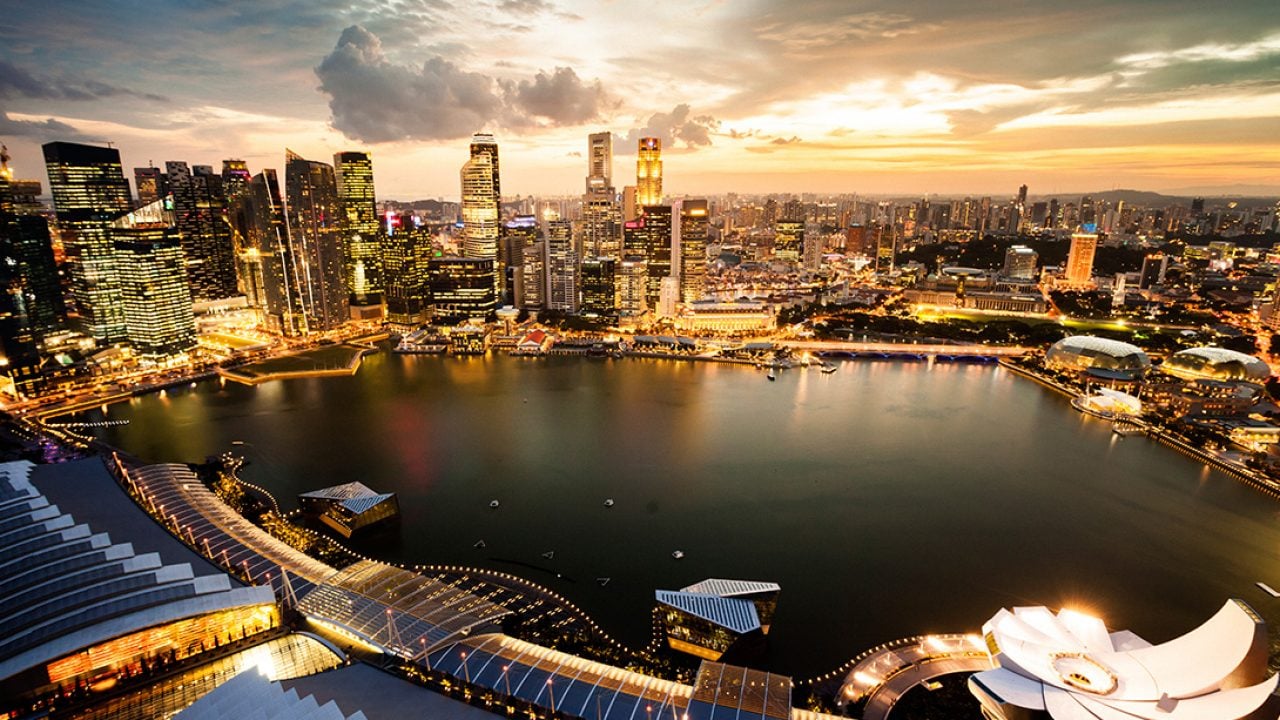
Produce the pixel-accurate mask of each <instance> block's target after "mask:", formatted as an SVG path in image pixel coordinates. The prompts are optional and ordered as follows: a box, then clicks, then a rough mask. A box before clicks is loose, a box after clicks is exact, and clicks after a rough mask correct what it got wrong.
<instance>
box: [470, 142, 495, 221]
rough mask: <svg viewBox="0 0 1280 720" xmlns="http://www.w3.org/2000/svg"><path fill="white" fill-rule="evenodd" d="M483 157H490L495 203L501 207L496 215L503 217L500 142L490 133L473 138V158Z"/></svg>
mask: <svg viewBox="0 0 1280 720" xmlns="http://www.w3.org/2000/svg"><path fill="white" fill-rule="evenodd" d="M481 155H485V156H488V158H489V165H490V167H492V168H493V202H494V204H497V205H499V209H498V211H497V212H496V214H497V215H499V216H501V206H500V204H501V203H502V174H501V172H500V171H499V164H498V141H497V140H494V139H493V135H490V134H489V133H476V134H475V135H472V136H471V157H473V158H474V157H479V156H481Z"/></svg>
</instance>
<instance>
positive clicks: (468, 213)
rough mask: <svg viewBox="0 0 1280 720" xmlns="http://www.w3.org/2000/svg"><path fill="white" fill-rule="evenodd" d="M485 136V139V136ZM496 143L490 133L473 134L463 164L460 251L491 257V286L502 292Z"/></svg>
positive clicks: (467, 255)
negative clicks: (499, 256) (467, 156)
mask: <svg viewBox="0 0 1280 720" xmlns="http://www.w3.org/2000/svg"><path fill="white" fill-rule="evenodd" d="M486 139H487V140H486ZM497 158H498V146H497V144H496V143H494V142H493V137H492V136H491V135H476V136H475V139H473V141H472V143H471V159H470V160H468V161H467V162H466V163H464V164H463V166H462V173H461V180H462V255H463V257H468V258H481V259H486V260H492V261H494V265H495V267H494V273H495V274H494V278H493V283H494V290H495V292H497V293H499V294H501V292H502V285H503V283H502V280H503V278H502V277H501V276H502V275H503V274H505V273H504V271H500V270H499V268H497V267H496V265H497V262H498V220H499V215H498V207H499V206H498V202H499V195H498V194H497V193H498V167H497V165H496V164H495V163H496V162H497Z"/></svg>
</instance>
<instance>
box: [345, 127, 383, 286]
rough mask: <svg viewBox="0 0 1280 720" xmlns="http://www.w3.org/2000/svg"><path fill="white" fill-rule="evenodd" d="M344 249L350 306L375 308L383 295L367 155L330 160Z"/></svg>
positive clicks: (349, 153)
mask: <svg viewBox="0 0 1280 720" xmlns="http://www.w3.org/2000/svg"><path fill="white" fill-rule="evenodd" d="M333 167H334V170H335V171H336V173H337V181H338V201H339V202H340V203H341V207H342V221H341V223H340V225H341V227H342V237H343V242H344V244H345V246H346V266H345V272H346V281H347V292H348V293H350V294H351V302H352V303H354V304H357V305H376V304H377V303H379V302H380V301H381V297H382V292H383V282H384V281H383V273H382V253H381V252H380V250H379V248H378V207H377V202H376V200H375V198H374V192H373V159H372V158H371V157H370V156H369V153H367V152H355V151H347V152H340V153H336V154H335V155H334V156H333Z"/></svg>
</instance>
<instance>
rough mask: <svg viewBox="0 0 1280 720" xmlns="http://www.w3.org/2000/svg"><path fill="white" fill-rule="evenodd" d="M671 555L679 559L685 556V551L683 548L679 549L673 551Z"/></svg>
mask: <svg viewBox="0 0 1280 720" xmlns="http://www.w3.org/2000/svg"><path fill="white" fill-rule="evenodd" d="M671 557H673V558H675V559H677V560H679V559H680V558H682V557H684V551H683V550H677V551H675V552H673V553H671Z"/></svg>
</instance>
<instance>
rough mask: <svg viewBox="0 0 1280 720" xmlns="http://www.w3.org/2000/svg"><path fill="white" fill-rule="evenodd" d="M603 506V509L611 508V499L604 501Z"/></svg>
mask: <svg viewBox="0 0 1280 720" xmlns="http://www.w3.org/2000/svg"><path fill="white" fill-rule="evenodd" d="M604 506H605V507H613V498H609V499H607V500H605V501H604Z"/></svg>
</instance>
